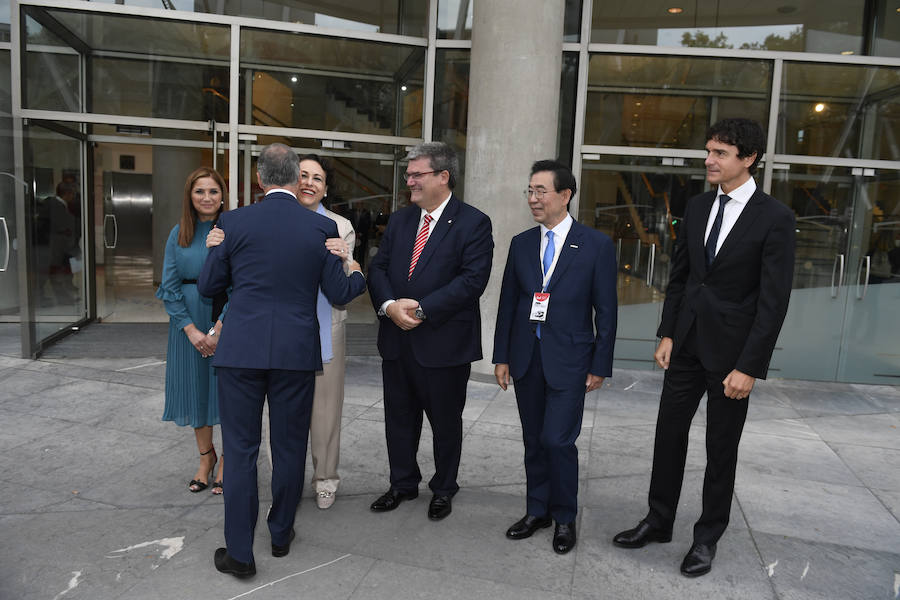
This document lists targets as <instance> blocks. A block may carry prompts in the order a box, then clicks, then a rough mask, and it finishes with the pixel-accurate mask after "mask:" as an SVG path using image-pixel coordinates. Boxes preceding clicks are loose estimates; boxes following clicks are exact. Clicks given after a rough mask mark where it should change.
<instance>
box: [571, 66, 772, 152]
mask: <svg viewBox="0 0 900 600" xmlns="http://www.w3.org/2000/svg"><path fill="white" fill-rule="evenodd" d="M771 78H772V64H771V61H763V60H740V59H718V58H687V57H681V56H640V55H638V56H621V55H616V54H593V55H591V58H590V67H589V69H588V94H587V111H586V114H585V128H584V131H585V134H584V142H585V143H586V144H598V145H612V146H620V145H622V146H649V147H653V148H702V147H703V145H704V144H705V143H706V140H705V139H704V136H705V134H706V128H707V127H708V126H709V125H710V124H711V123H712V122H715V121H716V120H717V119H718V118H719V116H721V115H736V114H738V115H743V116H746V117H749V118H752V119H756V120H757V121H759V122H760V123H762V125H763V127H764V128H765V127H766V126H767V121H768V111H769V98H770V92H769V90H770V87H771Z"/></svg>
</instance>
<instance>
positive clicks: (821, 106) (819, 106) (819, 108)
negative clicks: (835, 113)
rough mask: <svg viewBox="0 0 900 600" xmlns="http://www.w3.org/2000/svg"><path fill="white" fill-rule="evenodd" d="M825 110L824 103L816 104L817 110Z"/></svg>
mask: <svg viewBox="0 0 900 600" xmlns="http://www.w3.org/2000/svg"><path fill="white" fill-rule="evenodd" d="M823 110H825V105H824V104H823V103H821V102H819V103H818V104H816V106H815V111H816V112H822V111H823Z"/></svg>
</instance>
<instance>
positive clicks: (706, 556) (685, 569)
mask: <svg viewBox="0 0 900 600" xmlns="http://www.w3.org/2000/svg"><path fill="white" fill-rule="evenodd" d="M715 557H716V545H715V544H710V545H707V544H694V545H693V546H691V549H690V551H689V552H688V553H687V555H686V556H685V557H684V560H683V561H681V573H682V574H683V575H686V576H687V577H700V576H701V575H706V574H707V573H709V571H710V569H712V561H713V559H714V558H715Z"/></svg>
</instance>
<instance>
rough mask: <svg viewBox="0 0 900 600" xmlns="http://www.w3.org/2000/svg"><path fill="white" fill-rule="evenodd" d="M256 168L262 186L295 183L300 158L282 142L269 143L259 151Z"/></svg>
mask: <svg viewBox="0 0 900 600" xmlns="http://www.w3.org/2000/svg"><path fill="white" fill-rule="evenodd" d="M256 170H257V171H258V172H259V178H260V180H261V183H262V185H263V187H272V186H275V187H285V186H288V185H296V184H297V180H299V179H300V160H299V159H298V158H297V155H296V154H295V153H294V151H293V150H291V149H290V148H288V147H287V146H285V145H284V144H279V143H277V142H276V143H274V144H269V145H268V146H266V147H265V148H263V149H262V152H260V153H259V158H258V159H257V161H256Z"/></svg>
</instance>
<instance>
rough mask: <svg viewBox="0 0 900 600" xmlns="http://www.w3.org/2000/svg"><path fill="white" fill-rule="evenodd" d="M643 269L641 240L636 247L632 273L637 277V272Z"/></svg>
mask: <svg viewBox="0 0 900 600" xmlns="http://www.w3.org/2000/svg"><path fill="white" fill-rule="evenodd" d="M640 269H641V240H637V244H635V245H634V268H633V269H632V270H631V272H632V273H634V274H635V275H637V272H638V271H639V270H640Z"/></svg>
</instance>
